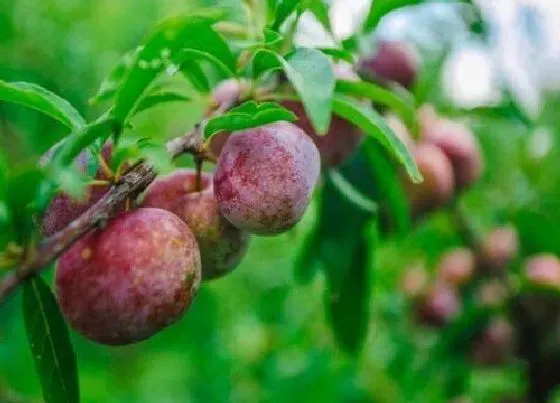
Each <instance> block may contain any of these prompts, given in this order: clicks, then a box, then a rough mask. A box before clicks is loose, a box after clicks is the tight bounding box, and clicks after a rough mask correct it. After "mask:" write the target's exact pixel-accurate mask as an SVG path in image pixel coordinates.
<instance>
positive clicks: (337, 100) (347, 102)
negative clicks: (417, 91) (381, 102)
mask: <svg viewBox="0 0 560 403" xmlns="http://www.w3.org/2000/svg"><path fill="white" fill-rule="evenodd" d="M333 109H334V112H335V113H336V114H337V115H339V116H341V117H342V118H344V119H346V120H348V121H350V122H352V123H354V124H355V125H356V126H358V127H359V128H360V129H362V130H363V131H364V132H365V133H366V134H368V135H370V136H372V137H374V138H375V139H376V140H377V141H379V143H380V144H382V145H383V146H384V147H385V148H386V149H387V150H388V151H389V152H390V153H391V154H392V155H394V156H395V157H396V158H397V160H398V161H399V162H400V163H401V164H402V165H403V166H404V167H405V169H406V171H407V173H408V175H409V176H410V178H411V179H412V180H413V181H414V182H421V181H422V175H421V174H420V171H418V167H417V166H416V162H415V161H414V158H413V157H412V155H411V154H410V152H409V150H408V149H407V148H406V146H405V145H404V143H403V142H402V141H401V140H400V139H399V138H398V137H397V135H396V134H395V133H394V132H393V131H392V130H391V129H390V128H389V126H387V123H386V122H385V120H384V119H383V118H382V117H381V115H379V114H378V113H377V112H375V111H374V110H373V109H372V108H371V107H370V106H369V105H363V104H360V103H358V102H356V101H354V100H352V99H349V98H345V97H343V96H335V97H334V99H333Z"/></svg>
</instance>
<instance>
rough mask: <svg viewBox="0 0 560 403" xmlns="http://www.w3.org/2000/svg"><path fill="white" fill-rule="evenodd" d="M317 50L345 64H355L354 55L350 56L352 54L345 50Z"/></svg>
mask: <svg viewBox="0 0 560 403" xmlns="http://www.w3.org/2000/svg"><path fill="white" fill-rule="evenodd" d="M319 50H320V51H321V52H323V53H324V54H326V55H327V56H330V57H332V58H333V59H335V60H344V61H345V62H348V63H351V64H354V63H355V58H354V55H352V53H350V52H347V51H345V50H342V49H337V48H319Z"/></svg>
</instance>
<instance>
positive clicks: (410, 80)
mask: <svg viewBox="0 0 560 403" xmlns="http://www.w3.org/2000/svg"><path fill="white" fill-rule="evenodd" d="M360 71H361V72H362V73H363V75H364V76H365V78H367V79H370V80H372V81H377V82H381V83H387V82H396V83H398V84H400V85H401V86H403V87H404V88H408V89H410V88H411V87H412V86H413V85H414V82H415V81H416V76H417V74H418V57H417V54H416V52H415V51H414V49H413V48H412V47H411V46H410V45H408V44H406V43H403V42H394V41H380V42H379V46H378V48H377V51H376V52H375V54H373V55H372V56H370V57H368V58H365V59H363V60H362V61H361V62H360Z"/></svg>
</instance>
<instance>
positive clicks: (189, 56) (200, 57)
mask: <svg viewBox="0 0 560 403" xmlns="http://www.w3.org/2000/svg"><path fill="white" fill-rule="evenodd" d="M173 59H174V61H175V63H177V64H179V65H182V64H183V62H187V61H193V62H197V61H207V62H209V63H210V64H212V65H213V66H214V67H215V68H216V69H217V70H218V71H219V72H220V73H221V74H222V75H224V76H226V77H235V73H234V72H233V70H231V69H230V68H229V67H228V66H226V64H225V63H224V62H222V61H221V60H220V59H218V58H217V57H216V56H214V55H213V54H210V53H208V52H204V51H201V50H198V49H181V50H180V51H179V52H178V53H177V56H175V57H174V58H173Z"/></svg>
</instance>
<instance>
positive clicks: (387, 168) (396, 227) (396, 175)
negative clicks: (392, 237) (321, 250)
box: [361, 137, 410, 236]
mask: <svg viewBox="0 0 560 403" xmlns="http://www.w3.org/2000/svg"><path fill="white" fill-rule="evenodd" d="M361 152H362V153H363V154H364V155H365V156H366V158H367V160H368V161H369V165H370V170H371V172H372V182H374V183H375V185H376V186H377V188H378V189H379V201H378V203H379V204H380V207H381V213H382V214H383V216H382V218H385V216H384V213H387V214H388V215H389V218H390V221H391V223H390V230H391V231H392V232H395V233H396V234H397V235H400V236H406V235H407V234H408V231H409V230H410V214H409V205H408V198H407V195H406V193H405V191H404V188H403V186H402V181H401V177H400V170H399V169H398V167H397V165H396V163H395V161H394V160H393V159H391V158H390V155H389V153H388V152H387V150H386V149H385V148H384V147H383V146H382V145H381V144H379V142H377V141H376V140H375V139H373V138H371V137H367V138H366V139H364V142H363V143H362V146H361Z"/></svg>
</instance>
